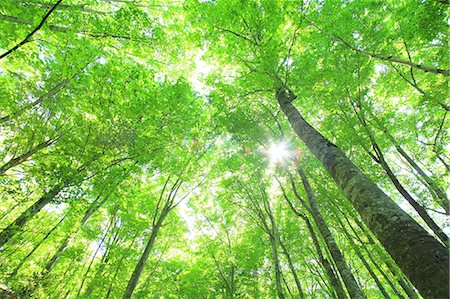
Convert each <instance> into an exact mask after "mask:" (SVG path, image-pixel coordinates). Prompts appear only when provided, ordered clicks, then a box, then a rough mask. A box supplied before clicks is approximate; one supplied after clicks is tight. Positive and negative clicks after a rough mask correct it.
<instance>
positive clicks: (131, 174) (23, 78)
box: [0, 0, 450, 298]
mask: <svg viewBox="0 0 450 299" xmlns="http://www.w3.org/2000/svg"><path fill="white" fill-rule="evenodd" d="M54 2H56V1H54ZM441 2H445V1H372V0H370V1H369V0H367V1H282V0H280V1H274V0H261V1H253V0H252V1H242V0H212V1H197V0H187V1H181V2H176V1H175V2H173V1H147V0H145V1H116V0H114V1H104V0H90V1H76V0H73V1H72V0H71V1H63V2H62V3H61V4H60V5H59V6H57V7H56V9H55V11H54V12H53V13H52V14H51V15H50V17H49V18H48V20H47V21H46V22H45V24H44V25H43V27H42V28H41V29H39V30H38V31H37V32H36V34H35V35H33V37H32V38H31V40H29V41H28V42H27V43H25V44H24V45H23V46H21V47H20V48H18V49H17V50H15V51H14V52H12V53H11V54H10V55H8V56H6V57H5V58H3V59H1V60H0V86H1V92H0V161H1V163H0V170H1V171H0V194H1V198H2V201H1V204H0V229H1V230H3V229H5V228H6V227H8V226H9V225H10V224H11V223H13V222H14V221H15V219H17V218H18V217H19V216H20V215H23V214H25V211H26V210H27V208H29V207H30V206H32V205H33V204H34V203H35V202H37V201H38V200H39V199H41V198H42V196H43V195H45V194H46V192H48V191H50V190H52V188H55V187H56V186H59V187H60V190H59V192H57V194H56V195H55V196H53V197H52V198H51V199H50V200H49V201H48V203H46V204H45V205H44V206H43V207H42V208H40V209H39V211H38V212H37V213H36V215H34V216H30V217H28V218H27V222H26V223H24V224H23V225H21V226H20V227H17V228H16V230H15V231H14V234H13V235H12V236H11V237H10V238H9V239H8V240H7V242H5V244H4V245H3V246H1V247H0V267H1V268H2V271H1V272H2V273H1V274H0V284H2V288H3V286H6V287H7V288H8V291H11V292H13V293H14V294H15V295H17V296H19V297H20V298H25V297H26V296H30V297H33V298H64V297H65V298H120V297H122V296H123V293H124V290H125V289H126V287H127V284H128V281H129V279H130V276H131V273H133V270H134V269H135V266H136V264H137V262H138V260H139V259H140V257H141V256H142V253H143V251H144V248H145V246H146V244H147V242H148V241H149V238H150V236H151V233H152V231H153V230H154V229H155V222H156V220H157V218H158V215H161V213H162V212H161V211H162V207H163V204H164V202H165V200H168V198H170V196H172V195H173V196H174V197H173V198H174V202H173V203H172V206H171V209H170V211H169V213H168V214H167V218H166V219H164V221H163V223H162V225H161V227H160V229H159V228H158V229H159V230H158V234H157V238H156V241H155V243H154V245H153V247H152V248H151V253H150V256H149V259H148V260H147V261H146V263H145V267H144V270H143V272H142V274H141V275H140V279H139V283H138V285H137V288H136V289H135V291H134V293H133V296H134V297H135V298H275V297H276V296H277V293H276V288H275V285H276V275H275V269H274V263H273V259H274V254H273V250H272V249H271V244H273V243H272V242H271V241H273V240H272V239H271V238H273V237H272V236H271V235H270V233H269V234H268V233H267V229H266V228H264V225H263V224H262V220H261V213H262V214H264V216H263V218H264V219H266V221H269V219H270V217H273V218H274V219H275V223H276V225H275V226H274V227H273V230H274V231H276V234H277V235H279V237H280V241H278V240H277V241H275V244H276V246H277V248H278V254H279V257H278V258H279V261H278V263H279V265H280V269H281V273H282V279H283V285H282V292H283V293H284V295H285V297H287V298H298V297H299V291H298V290H297V288H296V283H295V279H294V275H293V273H292V271H291V269H290V268H289V266H288V257H287V256H286V255H285V254H283V251H282V250H281V247H280V246H281V244H280V242H282V243H283V245H284V246H285V247H286V248H287V251H288V253H289V254H290V258H291V259H292V261H293V265H294V268H295V272H296V274H297V275H298V277H299V280H300V282H301V287H302V289H303V295H304V297H306V298H332V297H335V296H336V293H335V290H334V289H333V288H332V285H331V284H330V282H329V278H328V277H327V272H326V269H325V268H324V263H323V260H321V259H320V257H319V254H318V252H317V251H316V247H315V244H314V241H313V238H312V235H311V231H310V230H309V229H308V227H307V225H306V222H305V219H304V218H302V217H298V215H296V214H295V213H293V212H292V210H291V207H290V205H289V204H288V202H287V201H286V198H288V199H290V201H291V202H292V203H293V207H294V208H295V209H297V211H298V212H299V213H301V214H302V215H303V216H304V217H306V218H307V219H309V220H310V221H312V222H313V220H312V218H311V215H310V214H309V211H310V210H309V207H308V205H307V204H306V205H303V204H302V202H301V201H300V200H299V199H298V198H297V197H296V194H295V193H294V191H293V190H292V188H291V181H290V178H289V171H293V170H295V166H296V165H297V164H298V163H301V165H302V166H303V167H304V168H305V170H306V171H307V173H308V177H309V178H310V180H311V184H312V188H313V189H314V191H315V192H316V193H317V201H318V205H319V207H320V210H321V212H322V214H323V217H324V219H325V220H326V222H327V223H328V226H329V228H330V230H331V232H332V234H333V236H334V237H335V239H336V242H337V244H338V246H339V248H341V251H342V252H343V254H344V256H345V258H346V260H347V262H348V264H349V266H350V268H351V269H352V270H353V272H354V273H353V274H354V275H355V276H356V279H357V281H358V283H359V286H360V287H361V289H362V290H363V292H364V294H365V295H366V296H367V297H368V298H379V296H380V295H379V288H378V286H377V285H376V283H375V281H374V278H373V276H371V274H370V271H368V269H367V267H366V266H365V264H364V263H363V262H362V260H361V259H360V258H359V257H358V255H357V254H356V250H359V251H360V252H361V255H362V257H364V258H365V259H366V260H368V264H369V267H370V269H371V270H372V269H373V270H374V272H375V275H376V277H378V279H379V280H380V281H381V283H382V284H383V286H384V287H385V288H386V290H387V292H388V294H389V295H390V296H392V298H396V296H397V297H399V295H400V296H404V297H406V296H410V294H408V295H406V292H407V290H405V285H406V287H410V288H411V289H413V288H412V286H411V283H410V282H409V281H408V280H407V279H406V277H405V276H404V275H403V273H402V272H401V271H400V270H399V268H398V267H397V266H396V265H395V264H394V262H393V261H392V259H391V258H390V256H389V255H388V254H387V252H386V251H385V250H384V249H383V247H382V245H381V244H380V243H379V242H378V241H377V240H376V239H375V237H374V236H373V235H372V234H371V232H370V231H369V230H368V228H367V227H365V225H364V224H363V223H362V221H361V219H360V218H359V215H357V213H356V211H355V210H354V209H353V207H352V206H351V204H350V203H349V202H348V201H347V200H346V199H345V198H344V197H343V195H342V193H341V191H339V190H338V188H337V187H336V185H335V184H334V183H333V181H332V179H331V177H330V176H329V175H328V173H326V172H325V171H324V169H323V167H322V166H321V165H320V163H319V162H318V160H317V159H315V158H313V157H312V155H311V154H310V153H309V151H308V150H307V149H306V147H305V146H304V145H303V144H300V143H299V141H298V140H297V139H296V137H295V135H294V134H293V133H292V130H291V128H290V125H289V123H288V122H287V120H286V118H285V117H284V116H283V115H282V113H281V112H280V110H279V107H278V104H277V101H276V96H275V92H276V90H277V89H279V88H288V89H289V90H291V91H292V92H293V93H294V94H295V95H296V96H297V98H296V99H295V100H294V102H293V103H294V104H295V106H296V107H297V108H298V109H299V110H301V111H302V115H303V116H304V117H305V118H306V119H307V121H308V122H309V123H311V125H313V126H314V127H315V128H316V129H317V130H318V131H319V132H321V133H322V134H323V135H324V136H325V137H326V138H328V139H329V140H330V141H332V142H333V143H334V144H336V145H337V146H338V147H339V148H340V149H342V150H343V151H344V152H345V153H346V154H347V156H348V157H350V158H351V160H352V161H353V162H354V163H355V164H357V165H358V167H360V169H361V170H362V171H363V172H365V173H366V174H367V175H368V176H369V177H370V179H372V180H373V181H374V182H375V183H376V184H377V185H379V186H380V187H381V188H382V189H383V190H385V191H386V193H387V194H388V195H389V196H390V197H391V198H392V199H393V200H394V201H395V202H397V203H398V204H399V205H400V206H401V208H403V209H404V210H406V211H407V212H408V213H409V214H410V215H411V216H412V217H413V218H414V219H415V220H416V221H418V222H419V223H420V224H421V225H423V226H425V223H424V222H423V221H422V219H421V218H420V217H419V216H418V215H417V213H416V212H415V211H414V210H413V209H412V208H411V207H410V206H409V205H408V203H407V201H406V200H405V199H404V198H403V197H402V196H401V194H400V193H399V192H398V191H397V189H396V188H395V187H394V185H393V184H392V182H391V180H389V177H388V176H387V175H386V171H385V169H384V168H383V167H382V166H381V165H380V163H377V161H376V160H375V159H372V158H371V154H372V155H376V150H374V147H373V144H371V136H372V137H374V139H375V141H376V142H377V145H378V146H379V148H380V149H381V151H382V153H383V155H384V156H385V158H386V160H387V162H388V164H389V165H390V167H391V169H392V170H393V172H394V174H395V175H396V176H397V178H398V180H399V181H400V182H401V183H402V184H403V185H404V187H405V189H407V190H408V192H410V193H411V194H412V195H413V196H414V198H416V199H417V202H418V203H419V204H420V205H421V206H423V207H424V208H425V210H426V211H427V212H428V213H429V214H430V215H431V217H432V218H433V219H435V221H436V222H437V223H438V225H439V226H441V227H442V228H443V229H444V231H445V232H447V233H448V232H450V231H449V229H448V225H449V224H448V219H446V218H445V217H446V216H443V214H444V213H445V211H444V209H443V206H444V205H445V203H444V201H443V198H442V197H440V196H439V190H443V191H444V193H445V191H446V190H447V189H448V173H449V172H448V170H449V164H450V161H449V154H448V143H449V142H448V141H449V140H448V134H447V131H448V130H446V129H447V128H448V115H447V114H448V111H449V108H448V107H449V103H448V99H447V98H448V76H443V75H442V74H438V73H433V72H432V71H431V72H424V71H423V70H422V69H420V68H417V67H412V66H410V65H408V64H405V63H398V61H396V59H397V60H402V61H406V62H409V63H413V64H419V65H421V66H428V67H430V68H434V69H442V70H448V69H449V63H448V55H449V53H448V51H449V50H448V47H447V39H448V28H447V24H446V16H447V11H448V8H447V6H446V5H445V4H442V3H441ZM53 5H54V4H53V3H50V2H47V1H38V0H26V1H25V0H20V1H13V0H6V1H2V4H0V52H1V53H3V52H5V51H6V50H8V49H10V48H11V47H13V46H14V45H16V44H17V43H18V42H20V41H21V40H22V39H23V38H24V37H25V36H27V34H28V33H30V31H31V30H33V29H34V28H35V27H36V26H37V24H38V23H39V22H40V21H41V20H42V17H43V16H44V14H45V13H46V12H47V11H48V10H49V9H50V8H51V7H52V6H53ZM1 53H0V54H1ZM377 55H378V56H377ZM380 56H383V57H384V58H386V57H387V59H380ZM362 116H363V117H365V121H366V124H364V123H363V121H362V120H361V117H362ZM367 128H368V129H367ZM279 141H281V142H285V143H286V144H288V147H289V148H288V151H289V154H288V157H285V159H284V160H283V161H282V162H280V163H274V159H273V157H271V156H270V147H271V145H272V144H275V143H277V142H279ZM398 145H401V147H402V148H403V149H404V150H405V152H406V153H407V154H408V155H409V156H410V157H411V158H412V159H413V160H414V161H416V162H417V164H418V166H419V167H420V168H421V169H422V170H423V171H424V172H425V174H426V175H427V176H428V177H429V179H430V181H431V183H427V182H426V179H424V177H423V176H421V175H420V174H419V173H418V172H417V169H414V167H413V166H412V165H411V164H410V163H408V161H406V159H405V157H404V156H402V155H401V154H400V153H399V151H398V148H397V147H398ZM396 146H397V147H396ZM11 161H12V162H11ZM13 162H14V163H13ZM8 163H9V164H8ZM11 163H13V164H11ZM293 180H294V184H295V185H296V186H297V189H298V190H297V191H298V195H299V196H300V197H302V198H306V196H307V194H306V193H305V192H304V190H303V189H302V188H301V181H300V178H299V177H297V176H294V177H293ZM178 183H180V186H179V188H178V189H177V188H175V187H176V186H177V184H178ZM280 185H281V186H282V187H283V189H284V190H283V191H282V189H281V188H280ZM174 186H175V187H174ZM171 188H172V189H171ZM176 189H177V190H178V191H175V190H176ZM283 192H284V193H285V194H283ZM263 194H266V196H264V195H263ZM447 200H448V199H447ZM161 203H163V204H161ZM267 206H269V207H270V211H271V212H269V211H268V209H267ZM172 208H173V209H172ZM258 217H259V218H258ZM341 222H342V223H341ZM343 230H346V231H348V232H349V234H350V236H353V237H352V238H348V236H347V235H346V234H344V233H343ZM313 233H315V234H316V235H317V236H318V240H319V241H318V242H319V245H320V248H321V249H322V251H323V255H324V257H325V259H327V261H328V262H329V263H330V264H331V266H332V268H333V269H336V265H335V264H334V262H333V260H332V258H331V256H330V254H329V252H328V249H327V248H326V246H325V243H324V241H323V239H322V237H321V235H320V233H319V231H318V229H317V226H316V224H313ZM64 242H67V244H66V246H62V245H64ZM52 258H55V262H54V264H52V265H51V267H50V266H49V262H50V261H51V260H52ZM335 272H336V271H335ZM337 277H338V280H339V279H340V277H339V275H338V276H337ZM0 296H1V293H0Z"/></svg>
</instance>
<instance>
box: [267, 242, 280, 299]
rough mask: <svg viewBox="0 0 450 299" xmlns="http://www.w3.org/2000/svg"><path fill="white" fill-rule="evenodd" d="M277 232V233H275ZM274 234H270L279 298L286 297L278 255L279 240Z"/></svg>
mask: <svg viewBox="0 0 450 299" xmlns="http://www.w3.org/2000/svg"><path fill="white" fill-rule="evenodd" d="M274 234H276V233H274ZM274 234H271V235H269V240H270V246H271V247H272V258H273V265H274V268H275V283H276V286H277V295H278V298H279V299H284V294H283V287H282V285H281V269H280V259H279V257H278V249H277V241H276V239H275V238H276V236H275V235H274Z"/></svg>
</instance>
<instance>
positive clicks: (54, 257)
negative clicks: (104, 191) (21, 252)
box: [44, 194, 110, 276]
mask: <svg viewBox="0 0 450 299" xmlns="http://www.w3.org/2000/svg"><path fill="white" fill-rule="evenodd" d="M109 197H110V194H109V195H107V196H105V197H104V198H103V200H101V201H100V202H98V199H99V198H100V195H99V196H98V197H97V198H96V200H94V202H93V203H92V204H91V205H90V206H89V208H88V209H87V210H86V212H85V214H84V216H83V218H82V219H81V222H80V224H79V225H78V226H77V227H75V228H73V229H72V230H71V231H69V233H68V234H67V235H66V237H65V238H64V240H63V241H62V242H61V244H60V245H59V247H58V249H57V250H56V252H55V253H54V254H53V255H52V257H51V258H50V260H49V261H48V262H47V264H46V265H45V267H44V268H45V273H44V276H45V275H47V274H48V273H49V272H50V271H51V270H52V269H53V267H54V266H55V264H56V263H57V262H58V259H59V257H60V256H61V254H62V253H63V252H64V250H65V249H66V247H67V245H69V242H70V240H71V238H72V237H73V236H74V235H75V234H76V233H77V232H78V231H79V230H80V229H81V228H82V227H83V226H84V225H85V224H86V222H87V221H88V220H89V218H91V216H92V215H93V214H94V213H95V212H96V211H98V209H100V208H101V207H102V206H103V205H104V204H105V202H106V201H108V199H109Z"/></svg>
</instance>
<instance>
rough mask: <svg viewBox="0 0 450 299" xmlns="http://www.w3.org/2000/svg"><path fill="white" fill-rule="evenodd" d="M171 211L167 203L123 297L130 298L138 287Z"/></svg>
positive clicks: (154, 226)
mask: <svg viewBox="0 0 450 299" xmlns="http://www.w3.org/2000/svg"><path fill="white" fill-rule="evenodd" d="M169 212H170V206H168V205H165V206H164V208H163V210H162V211H161V215H160V216H159V218H158V221H157V222H156V224H155V225H153V226H152V233H151V234H150V238H149V240H148V242H147V245H146V246H145V249H144V252H143V253H142V255H141V258H140V259H139V262H138V263H137V265H136V267H135V268H134V271H133V274H132V275H131V278H130V280H129V281H128V285H127V288H126V289H125V292H124V294H123V297H122V298H123V299H129V298H131V296H132V295H133V292H134V289H135V288H136V286H137V283H138V281H139V277H141V274H142V271H143V270H144V266H145V263H146V262H147V260H148V257H149V256H150V252H151V250H152V248H153V245H154V244H155V240H156V236H157V235H158V231H159V229H160V228H161V225H162V223H163V221H164V219H165V218H166V216H167V214H168V213H169ZM155 216H156V215H155Z"/></svg>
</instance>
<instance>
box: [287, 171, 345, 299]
mask: <svg viewBox="0 0 450 299" xmlns="http://www.w3.org/2000/svg"><path fill="white" fill-rule="evenodd" d="M290 179H291V183H292V188H293V191H294V194H295V195H296V196H297V197H298V199H299V200H300V201H301V203H302V205H303V206H305V207H306V203H305V202H304V200H303V198H302V197H300V195H299V194H298V193H297V190H296V188H295V184H294V181H293V180H292V176H291V175H290ZM280 188H281V191H282V192H283V196H284V198H285V199H286V201H287V202H288V204H289V207H290V208H291V210H292V212H294V214H295V215H297V216H298V217H300V218H301V219H303V220H304V221H305V223H306V227H307V228H308V232H309V235H310V236H311V238H312V241H313V244H314V248H315V250H316V252H317V256H318V258H319V262H320V263H321V264H322V266H323V268H324V269H325V271H326V273H327V277H328V279H329V282H330V283H331V285H332V286H333V289H334V291H335V292H336V295H337V297H338V298H339V299H346V298H347V295H345V291H344V289H343V288H342V284H341V282H340V281H339V278H338V277H337V276H336V274H335V272H334V271H333V269H332V268H331V265H330V263H329V261H328V260H327V259H326V258H325V257H324V256H323V253H322V249H321V247H320V244H319V240H318V238H317V235H316V232H315V231H314V228H313V227H312V225H311V222H310V221H309V219H308V217H306V216H305V215H304V214H302V213H300V212H299V211H298V210H297V209H296V208H295V207H294V205H293V204H292V202H291V201H290V200H289V197H288V196H287V194H286V191H285V190H284V188H283V185H281V183H280Z"/></svg>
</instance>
